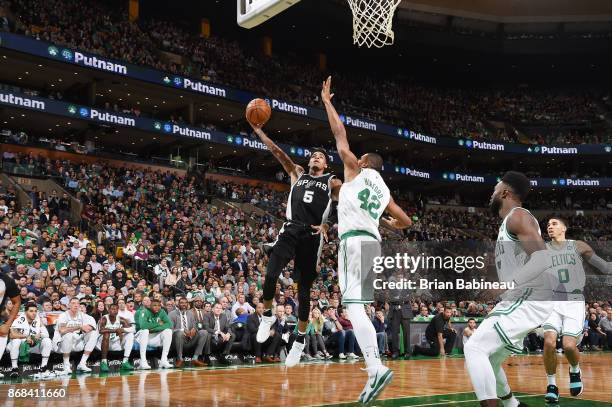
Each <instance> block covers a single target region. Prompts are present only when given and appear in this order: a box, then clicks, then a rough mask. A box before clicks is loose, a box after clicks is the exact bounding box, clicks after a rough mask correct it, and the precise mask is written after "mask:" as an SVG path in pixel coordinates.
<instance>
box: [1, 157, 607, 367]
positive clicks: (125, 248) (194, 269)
mask: <svg viewBox="0 0 612 407" xmlns="http://www.w3.org/2000/svg"><path fill="white" fill-rule="evenodd" d="M3 161H4V162H9V163H12V164H13V165H14V167H13V168H15V167H20V166H26V167H31V168H36V169H37V172H38V174H40V175H46V176H50V177H54V179H56V180H57V182H58V184H59V185H60V186H61V187H62V188H64V189H65V192H64V191H61V190H59V188H58V190H52V191H50V192H48V193H44V192H42V191H39V190H38V189H37V188H35V187H33V188H31V189H28V190H27V193H28V197H29V200H30V201H31V203H28V202H24V203H23V205H21V206H19V205H17V199H16V196H17V192H16V190H15V187H14V186H12V185H9V184H7V185H4V184H2V185H0V219H1V220H2V221H1V223H0V238H1V240H0V272H2V273H5V274H7V275H10V276H11V277H12V278H13V279H15V281H16V282H17V286H18V289H19V295H20V297H21V300H22V303H23V304H27V303H29V302H34V303H35V304H36V305H37V307H39V308H40V311H39V314H40V315H43V316H45V318H46V316H47V315H56V316H57V315H58V314H60V313H63V312H66V311H70V312H74V313H77V314H78V312H82V313H84V315H87V316H88V317H87V318H86V319H88V320H89V321H91V319H93V321H94V322H87V323H84V325H87V324H90V325H93V326H91V329H90V328H88V329H87V330H86V331H85V332H87V334H86V335H85V336H86V337H87V338H88V339H87V340H86V342H87V343H86V344H85V353H84V355H83V358H84V359H81V363H79V369H81V370H87V369H88V367H87V365H86V363H85V362H86V361H87V357H88V356H89V353H88V352H91V350H88V348H87V346H88V345H87V344H88V343H90V341H91V343H92V344H93V343H94V339H92V338H95V337H96V335H102V336H104V334H103V332H104V331H105V328H104V326H103V325H104V324H106V322H105V323H104V324H101V323H100V321H101V320H104V321H106V318H108V315H109V313H110V312H111V305H112V304H117V305H118V308H116V309H114V310H113V311H112V312H113V313H115V312H118V313H119V315H122V316H121V318H124V319H125V320H127V321H132V323H133V324H135V325H136V329H137V330H136V338H135V342H136V343H138V344H139V348H138V349H139V351H140V367H141V368H143V367H144V368H146V366H147V360H146V352H147V344H148V343H149V344H153V345H154V346H160V347H162V350H161V352H162V353H161V355H162V358H161V362H160V366H162V367H164V366H165V367H168V366H170V365H169V364H168V360H167V358H168V354H169V352H170V350H172V352H174V355H175V356H176V364H175V366H178V367H180V366H182V365H183V363H184V362H183V351H184V350H185V351H187V350H189V351H193V355H194V359H193V362H192V363H193V364H194V365H196V366H199V365H203V364H206V363H208V362H210V361H211V358H213V357H214V358H216V359H217V360H218V361H220V362H221V363H232V362H231V356H229V355H230V354H231V353H232V352H240V353H242V354H244V355H247V354H250V355H252V356H253V357H254V358H255V362H259V361H262V362H264V361H265V362H269V363H274V362H278V361H279V360H280V359H279V357H280V354H281V350H282V348H283V347H284V346H290V343H291V341H293V340H294V338H295V333H294V330H295V324H296V316H295V310H296V305H297V298H296V290H295V284H294V281H293V264H292V263H289V265H288V266H287V269H286V271H285V272H284V274H283V277H282V278H281V279H280V280H279V282H278V284H277V292H276V295H275V301H276V309H275V312H276V315H277V317H278V323H277V325H275V326H274V331H275V335H273V336H272V339H271V340H269V341H268V342H266V343H265V344H263V345H262V346H259V345H258V344H256V341H254V340H253V339H254V338H253V337H254V335H255V333H256V331H257V323H258V317H257V316H258V315H260V314H261V312H262V311H263V309H262V305H261V301H260V298H261V292H262V291H261V290H262V286H263V282H264V281H265V277H266V276H265V269H266V262H267V258H266V256H265V255H264V254H263V252H262V250H261V244H262V243H266V242H271V241H273V240H274V239H275V237H276V235H277V233H278V226H279V222H278V221H279V219H278V218H279V217H280V216H281V213H280V212H282V205H283V201H284V200H285V199H286V196H285V194H283V193H277V192H273V191H272V190H271V189H269V188H265V187H262V186H251V187H247V186H244V185H237V184H234V183H230V182H213V181H208V182H203V181H202V179H200V178H198V177H196V176H193V175H190V174H188V175H186V176H178V175H176V174H175V173H173V172H172V171H153V170H146V169H134V168H132V169H130V168H119V167H114V166H110V165H108V164H105V163H103V162H97V163H90V164H86V163H75V162H70V161H60V160H51V159H48V158H45V157H39V156H34V155H29V156H26V155H22V154H15V153H9V152H6V151H5V152H4V153H3ZM214 198H221V200H222V201H225V202H230V203H231V202H232V201H234V202H237V203H245V202H246V203H251V204H254V205H256V206H257V205H258V204H260V203H261V202H267V207H268V208H274V207H276V208H277V209H279V210H278V212H267V213H266V212H263V211H255V210H253V211H252V212H248V213H247V212H244V211H243V210H241V209H239V208H238V207H236V208H235V209H234V208H233V207H226V206H224V205H222V202H219V201H215V202H217V203H215V204H213V203H212V202H213V199H214ZM77 204H78V205H82V211H81V214H80V216H77V217H76V218H75V217H74V216H73V215H72V212H73V211H72V209H73V205H77ZM265 207H266V205H264V207H263V209H266V208H265ZM411 213H412V216H413V219H414V220H415V225H414V227H413V228H412V229H411V230H410V231H408V234H407V235H406V236H395V238H396V239H403V238H407V239H408V240H426V241H433V242H449V241H456V240H462V239H467V238H468V237H470V236H471V237H472V238H473V239H479V237H480V238H482V237H486V236H488V237H494V236H495V234H496V228H495V227H494V226H493V225H496V224H497V223H498V222H497V219H493V218H492V217H489V215H486V214H484V213H480V212H470V211H467V210H460V211H451V210H443V209H440V210H436V209H417V208H414V209H412V210H411ZM605 219H607V221H604V222H602V220H601V218H599V217H598V216H584V217H576V218H574V219H571V220H570V223H571V224H572V225H579V227H580V228H582V229H583V230H589V231H591V232H593V233H595V232H597V231H599V232H600V234H599V235H598V236H597V237H599V238H601V236H604V235H606V234H607V235H608V236H609V229H608V225H609V220H610V219H609V216H608V217H607V218H605V217H604V220H605ZM606 222H607V223H606ZM474 232H477V233H478V235H474V234H472V233H474ZM602 234H603V235H602ZM336 238H337V236H336V233H335V232H334V230H332V231H331V233H330V243H329V244H327V245H325V248H324V250H323V251H322V255H321V261H320V264H319V266H318V270H317V271H318V272H319V277H318V278H317V280H316V281H315V283H314V285H313V289H312V291H311V300H310V301H311V309H312V312H311V316H310V325H309V328H308V347H307V348H306V351H305V354H304V355H303V356H304V358H305V359H307V360H310V359H326V358H327V359H328V358H331V357H338V358H340V359H345V358H346V359H354V358H358V357H359V354H360V350H359V347H358V345H357V343H356V341H355V337H354V334H353V332H352V325H351V322H350V320H349V319H348V318H347V316H346V311H345V310H344V309H343V307H342V296H341V293H340V288H339V285H338V280H337V259H336V256H337V244H336V243H335V242H336ZM387 238H393V236H392V235H388V236H387ZM596 294H597V295H598V296H597V297H593V299H595V298H602V297H599V295H600V293H599V292H596ZM593 299H591V300H593ZM455 302H456V301H450V300H446V301H438V300H434V299H432V298H419V297H417V298H412V299H411V303H412V304H411V306H412V308H413V311H414V314H415V315H417V314H418V318H420V319H423V320H426V319H427V318H429V317H430V316H431V315H433V314H436V313H439V312H440V310H441V309H443V308H444V305H448V306H450V307H452V308H455V310H454V311H453V315H454V316H455V317H459V318H462V317H473V316H485V315H486V314H487V312H488V311H490V309H491V308H492V307H493V305H494V302H492V301H489V300H486V301H482V300H481V301H478V300H470V301H467V300H465V301H459V302H457V303H456V305H455ZM590 305H591V307H592V308H593V309H594V310H595V316H591V314H592V313H589V321H588V322H586V325H585V333H587V336H588V337H589V338H590V339H588V341H589V342H588V346H589V347H590V348H592V349H594V350H597V349H601V345H602V341H603V338H605V335H604V334H605V331H601V329H602V328H601V326H600V324H601V325H602V326H604V328H605V327H606V325H605V324H606V322H603V323H602V322H601V321H607V316H606V317H604V316H603V314H604V311H605V312H607V311H608V310H609V309H610V304H609V303H607V302H605V301H603V302H602V301H598V302H597V303H596V304H595V303H591V304H590ZM389 309H390V304H389V303H387V302H384V301H382V302H377V303H375V304H371V305H370V306H369V307H368V312H369V315H370V316H371V318H372V319H373V320H374V321H375V322H376V325H377V326H378V328H379V333H380V334H381V335H380V338H381V340H380V342H379V346H380V350H381V351H382V352H383V353H385V354H388V341H387V339H386V338H387V337H386V335H387V333H389V332H388V331H389V326H388V322H387V319H388V318H389V316H388V313H389ZM7 311H10V305H8V306H7ZM187 312H188V313H189V315H190V316H189V318H188V317H187V316H186V313H187ZM65 315H68V314H65ZM45 318H43V322H44V323H47V324H48V327H49V329H50V331H51V332H59V330H53V325H54V324H56V323H58V322H54V321H55V320H54V319H49V318H46V319H45ZM65 318H69V316H66V317H65ZM130 318H131V319H130ZM155 318H157V319H158V320H159V321H161V325H160V326H159V327H158V326H156V325H155V324H152V323H151V320H152V319H155ZM593 318H594V319H593ZM591 319H593V322H590V320H591ZM45 321H46V322H45ZM60 321H61V320H60ZM92 329H93V331H92ZM91 332H94V333H91ZM100 332H102V334H100ZM142 332H145V334H143V333H142ZM125 333H127V331H126V332H125ZM64 334H65V333H61V334H58V333H55V334H51V336H54V337H55V336H57V335H60V336H61V335H64ZM123 334H124V332H123V331H122V335H123ZM87 335H89V336H87ZM102 336H101V337H102ZM154 340H158V342H153V341H154ZM147 341H149V342H147ZM191 341H193V342H191ZM54 343H55V341H54ZM60 343H64V342H60ZM179 344H180V345H179ZM170 345H172V346H170ZM58 346H59V345H58ZM64 346H65V345H61V346H60V347H58V348H56V352H63V353H64V360H65V361H66V360H67V359H66V358H67V357H69V356H70V352H69V351H70V349H68V354H66V349H67V348H65V347H64ZM130 346H131V345H130ZM14 348H15V347H13V348H11V349H14ZM66 355H68V356H66ZM105 357H106V356H103V360H105V359H104V358H105ZM127 357H129V352H128V355H127V356H126V357H125V358H127ZM84 361H85V362H84ZM105 363H106V362H105ZM124 363H126V364H124V365H122V366H126V369H127V368H130V367H131V365H130V364H129V362H127V360H124ZM68 370H69V369H68ZM15 372H16V371H15ZM15 372H13V373H15Z"/></svg>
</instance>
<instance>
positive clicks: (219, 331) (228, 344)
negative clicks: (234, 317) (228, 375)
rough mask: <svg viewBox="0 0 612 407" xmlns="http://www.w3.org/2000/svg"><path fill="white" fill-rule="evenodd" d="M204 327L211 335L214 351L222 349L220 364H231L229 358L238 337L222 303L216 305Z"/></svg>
mask: <svg viewBox="0 0 612 407" xmlns="http://www.w3.org/2000/svg"><path fill="white" fill-rule="evenodd" d="M204 327H205V329H206V330H207V331H208V333H209V334H210V335H211V346H212V349H215V350H219V349H221V359H220V362H221V363H223V364H229V360H228V358H227V356H228V355H229V353H230V350H231V349H232V345H233V344H234V340H235V339H236V336H235V335H234V333H233V332H232V330H231V329H230V320H229V319H228V318H227V315H226V314H225V313H224V312H223V307H222V306H221V304H220V303H218V302H217V303H215V306H214V307H213V310H212V314H210V315H208V317H207V318H206V319H205V324H204Z"/></svg>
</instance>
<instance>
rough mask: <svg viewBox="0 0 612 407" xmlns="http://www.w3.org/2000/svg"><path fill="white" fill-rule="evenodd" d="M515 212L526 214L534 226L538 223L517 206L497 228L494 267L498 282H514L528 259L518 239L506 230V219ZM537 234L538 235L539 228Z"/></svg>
mask: <svg viewBox="0 0 612 407" xmlns="http://www.w3.org/2000/svg"><path fill="white" fill-rule="evenodd" d="M516 210H522V211H525V212H527V213H528V214H529V215H530V216H531V217H532V218H533V219H534V220H535V222H536V224H537V223H538V221H537V219H536V218H535V217H534V216H533V215H532V214H531V212H529V211H528V210H527V209H525V208H521V207H518V206H517V207H516V208H513V209H512V210H511V211H510V212H509V213H508V214H507V215H506V217H505V218H504V220H503V222H502V224H501V226H500V227H499V232H498V234H497V243H496V244H495V266H496V268H497V277H498V278H499V281H500V282H501V281H504V282H511V281H512V280H514V274H515V273H516V272H517V271H518V269H520V268H521V267H522V266H523V265H524V264H525V263H526V262H527V259H528V257H529V256H528V255H527V252H525V250H524V249H523V246H522V245H521V243H520V242H519V239H518V237H516V235H514V234H513V233H512V232H510V231H509V230H508V226H507V222H508V219H510V216H512V214H513V213H514V211H516ZM538 233H540V227H539V226H538Z"/></svg>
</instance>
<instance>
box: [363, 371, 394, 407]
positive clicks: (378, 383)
mask: <svg viewBox="0 0 612 407" xmlns="http://www.w3.org/2000/svg"><path fill="white" fill-rule="evenodd" d="M363 370H365V371H367V372H368V381H367V382H366V384H365V387H364V388H363V390H362V391H361V394H360V395H359V401H360V402H361V403H363V404H367V403H369V402H370V401H372V400H374V399H376V397H378V395H379V394H380V392H382V391H383V390H384V388H385V387H387V385H388V384H389V383H390V382H391V380H392V379H393V372H392V371H391V369H389V368H388V367H387V366H384V365H379V366H374V367H370V368H366V369H363Z"/></svg>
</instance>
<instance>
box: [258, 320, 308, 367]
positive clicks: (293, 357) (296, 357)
mask: <svg viewBox="0 0 612 407" xmlns="http://www.w3.org/2000/svg"><path fill="white" fill-rule="evenodd" d="M260 327H261V325H260ZM305 346H306V343H300V342H298V341H293V345H292V346H291V350H290V351H289V353H288V354H287V358H286V359H285V366H287V367H293V366H295V365H297V364H298V363H300V359H301V358H302V352H304V347H305Z"/></svg>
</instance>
